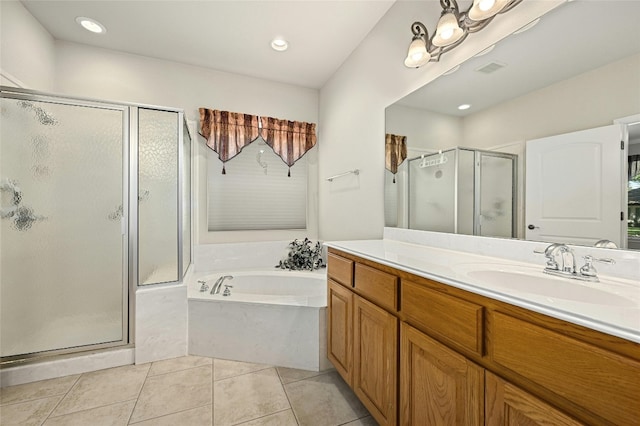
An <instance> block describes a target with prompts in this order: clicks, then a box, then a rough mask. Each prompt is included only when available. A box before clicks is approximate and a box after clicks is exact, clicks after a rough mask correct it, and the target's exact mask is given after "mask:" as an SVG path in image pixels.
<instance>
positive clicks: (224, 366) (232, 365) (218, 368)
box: [213, 359, 272, 381]
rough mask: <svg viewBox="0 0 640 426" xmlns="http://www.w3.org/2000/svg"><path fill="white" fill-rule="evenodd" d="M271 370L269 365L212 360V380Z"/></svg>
mask: <svg viewBox="0 0 640 426" xmlns="http://www.w3.org/2000/svg"><path fill="white" fill-rule="evenodd" d="M267 368H272V367H271V366H270V365H265V364H253V363H250V362H240V361H230V360H226V359H214V360H213V380H214V381H216V380H223V379H228V378H229V377H235V376H241V375H243V374H248V373H253V372H256V371H260V370H264V369H267Z"/></svg>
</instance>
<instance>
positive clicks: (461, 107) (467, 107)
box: [458, 104, 471, 111]
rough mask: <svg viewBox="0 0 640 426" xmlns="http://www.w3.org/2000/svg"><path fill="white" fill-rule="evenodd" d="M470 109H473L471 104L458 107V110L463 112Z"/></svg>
mask: <svg viewBox="0 0 640 426" xmlns="http://www.w3.org/2000/svg"><path fill="white" fill-rule="evenodd" d="M469 108H471V105H469V104H462V105H460V106H458V109H459V110H461V111H464V110H465V109H469Z"/></svg>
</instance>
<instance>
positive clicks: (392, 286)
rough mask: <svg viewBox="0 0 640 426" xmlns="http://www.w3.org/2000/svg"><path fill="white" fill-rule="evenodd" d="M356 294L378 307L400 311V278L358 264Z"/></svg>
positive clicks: (356, 269)
mask: <svg viewBox="0 0 640 426" xmlns="http://www.w3.org/2000/svg"><path fill="white" fill-rule="evenodd" d="M354 287H355V289H356V292H357V293H358V294H360V295H362V296H364V297H365V298H367V299H369V300H370V301H372V302H374V303H376V304H377V305H378V306H380V307H382V308H385V309H388V310H390V311H397V310H398V277H396V276H395V275H391V274H388V273H386V272H382V271H379V270H377V269H375V268H371V267H369V266H365V265H361V264H359V263H356V268H355V285H354Z"/></svg>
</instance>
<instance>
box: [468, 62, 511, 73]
mask: <svg viewBox="0 0 640 426" xmlns="http://www.w3.org/2000/svg"><path fill="white" fill-rule="evenodd" d="M506 66H507V64H503V63H500V62H489V63H488V64H486V65H483V66H481V67H479V68H476V69H475V71H478V72H481V73H484V74H491V73H493V72H496V71H498V70H499V69H501V68H504V67H506Z"/></svg>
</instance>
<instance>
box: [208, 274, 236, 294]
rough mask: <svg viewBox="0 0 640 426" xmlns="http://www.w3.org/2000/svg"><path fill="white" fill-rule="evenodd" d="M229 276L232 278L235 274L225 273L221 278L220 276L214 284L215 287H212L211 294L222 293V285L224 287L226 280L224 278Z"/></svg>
mask: <svg viewBox="0 0 640 426" xmlns="http://www.w3.org/2000/svg"><path fill="white" fill-rule="evenodd" d="M227 278H229V279H230V280H232V279H233V275H223V276H221V277H220V278H218V280H217V281H216V283H215V284H214V285H213V287H211V293H209V294H219V293H220V287H222V283H223V282H224V280H226V279H227Z"/></svg>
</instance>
